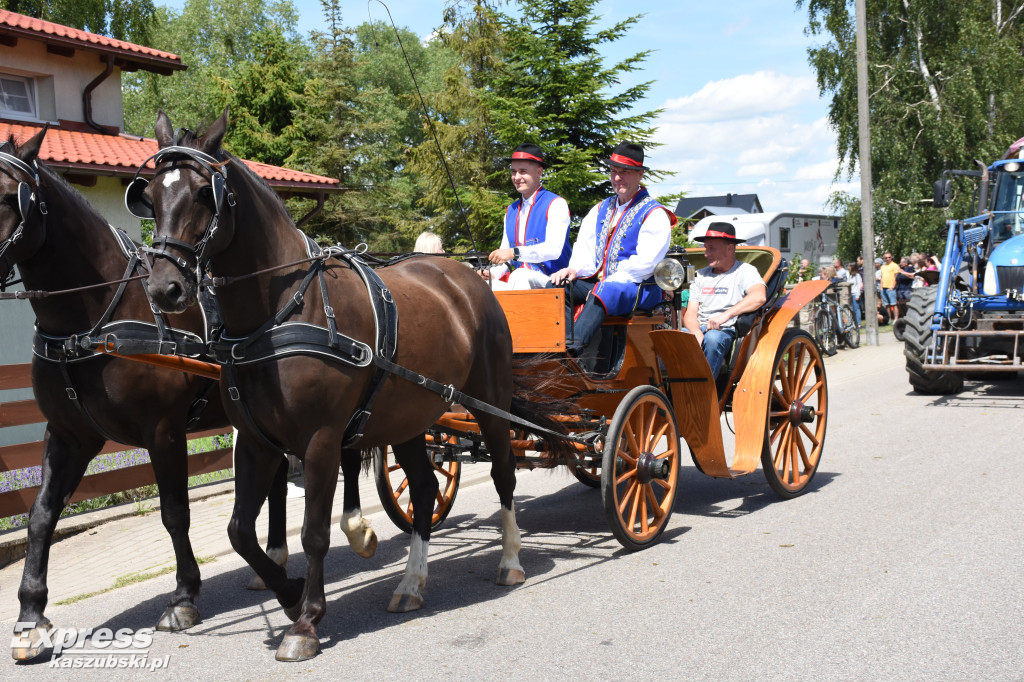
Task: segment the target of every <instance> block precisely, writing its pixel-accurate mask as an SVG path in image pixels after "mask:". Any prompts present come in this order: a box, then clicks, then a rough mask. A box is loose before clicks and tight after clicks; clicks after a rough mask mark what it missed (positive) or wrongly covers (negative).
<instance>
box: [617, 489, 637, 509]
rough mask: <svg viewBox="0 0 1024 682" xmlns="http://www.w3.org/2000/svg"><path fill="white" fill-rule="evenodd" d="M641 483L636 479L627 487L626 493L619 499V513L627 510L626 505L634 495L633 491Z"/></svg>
mask: <svg viewBox="0 0 1024 682" xmlns="http://www.w3.org/2000/svg"><path fill="white" fill-rule="evenodd" d="M637 485H639V484H638V483H637V482H636V481H632V482H631V483H630V484H629V487H628V488H627V489H626V493H625V494H624V495H623V496H622V499H621V500H620V501H619V514H620V515H622V514H624V513H625V512H626V506H627V505H628V504H629V501H630V499H631V498H632V497H633V491H634V490H635V489H636V487H637Z"/></svg>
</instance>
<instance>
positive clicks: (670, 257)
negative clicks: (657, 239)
mask: <svg viewBox="0 0 1024 682" xmlns="http://www.w3.org/2000/svg"><path fill="white" fill-rule="evenodd" d="M693 274H694V273H693V266H692V265H691V264H690V261H688V260H686V250H685V249H683V248H682V247H681V246H670V247H669V249H668V253H666V254H665V258H664V259H663V260H662V261H661V262H660V263H658V264H657V265H656V266H654V282H655V283H656V284H657V285H658V286H659V287H661V288H662V289H664V290H665V291H668V292H669V293H671V292H678V291H679V290H680V289H682V288H683V285H685V284H687V283H688V282H692V281H693Z"/></svg>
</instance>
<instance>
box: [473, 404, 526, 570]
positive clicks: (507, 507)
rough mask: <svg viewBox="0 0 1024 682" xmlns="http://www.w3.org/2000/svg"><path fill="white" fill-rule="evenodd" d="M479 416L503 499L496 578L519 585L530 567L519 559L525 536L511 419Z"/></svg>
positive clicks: (487, 415)
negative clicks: (517, 501)
mask: <svg viewBox="0 0 1024 682" xmlns="http://www.w3.org/2000/svg"><path fill="white" fill-rule="evenodd" d="M475 416H476V418H477V424H479V426H480V433H481V434H482V435H483V437H484V441H485V442H486V443H487V449H488V451H489V452H490V453H491V479H492V480H493V481H494V489H495V490H496V491H498V499H499V501H500V502H501V562H500V563H499V564H498V577H497V579H496V580H495V582H496V583H497V584H498V585H518V584H520V583H522V582H525V581H526V571H524V570H523V566H522V564H520V563H519V549H520V547H521V546H522V540H521V537H520V533H519V525H518V524H517V523H516V510H515V504H514V503H513V500H512V494H513V493H514V492H515V490H516V460H515V454H514V453H513V452H512V440H511V437H510V436H509V426H508V421H506V420H504V419H500V418H498V417H494V416H492V415H489V414H484V413H480V414H477V415H475Z"/></svg>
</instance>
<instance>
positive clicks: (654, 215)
mask: <svg viewBox="0 0 1024 682" xmlns="http://www.w3.org/2000/svg"><path fill="white" fill-rule="evenodd" d="M628 206H629V202H628V201H627V202H626V203H625V205H623V204H619V203H618V202H616V204H615V210H614V212H613V215H612V223H613V224H614V223H616V222H618V221H619V219H620V218H621V217H622V215H623V213H624V212H625V210H626V208H627V207H628ZM600 208H601V204H597V205H596V206H594V208H592V209H590V213H588V214H587V217H586V218H584V219H583V222H582V223H581V224H580V233H579V235H577V237H576V243H575V244H574V245H573V247H572V257H571V258H570V259H569V267H570V268H572V269H573V270H575V271H576V277H577V278H579V279H584V278H586V277H590V276H591V275H593V274H594V273H595V272H597V268H598V267H599V266H600V265H601V263H599V262H597V261H596V260H595V259H596V257H597V256H596V253H595V252H596V251H597V213H598V210H599V209H600ZM671 241H672V223H671V221H669V217H668V212H667V210H661V209H655V210H653V211H651V212H650V213H648V214H647V217H646V218H645V219H644V222H643V224H641V226H640V234H639V236H638V237H637V244H636V255H633V256H630V257H629V258H625V259H623V260H620V261H619V266H618V269H617V270H616V271H615V272H613V273H612V274H611V275H609V276H608V277H607V278H606V279H605V281H606V282H642V281H644V280H645V279H647V278H649V277H650V276H651V275H652V274H654V266H655V265H657V264H658V263H660V262H661V260H662V259H663V258H664V257H665V254H666V253H667V252H668V247H669V243H670V242H671Z"/></svg>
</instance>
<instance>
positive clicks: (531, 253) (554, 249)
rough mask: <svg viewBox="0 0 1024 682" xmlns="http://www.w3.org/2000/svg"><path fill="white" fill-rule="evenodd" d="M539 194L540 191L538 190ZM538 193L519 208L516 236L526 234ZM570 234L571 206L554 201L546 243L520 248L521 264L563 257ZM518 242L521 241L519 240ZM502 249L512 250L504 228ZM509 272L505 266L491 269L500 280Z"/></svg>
mask: <svg viewBox="0 0 1024 682" xmlns="http://www.w3.org/2000/svg"><path fill="white" fill-rule="evenodd" d="M538 192H539V190H538ZM538 192H534V193H533V194H531V195H530V198H529V199H523V203H522V205H521V206H520V207H519V217H518V222H517V223H516V235H517V236H519V235H523V234H526V221H527V218H529V215H530V210H532V209H533V202H534V200H535V199H536V198H537V194H538ZM568 233H569V204H568V202H566V200H565V199H563V198H562V197H556V198H555V199H552V201H551V203H550V204H549V205H548V224H547V227H546V228H545V230H544V241H542V242H539V243H537V244H530V245H529V246H520V247H519V261H520V262H521V263H543V262H544V261H549V260H555V259H556V258H558V257H559V256H561V255H562V247H563V246H565V238H566V235H567V234H568ZM517 241H519V240H518V239H517ZM500 248H502V249H509V248H512V245H511V244H509V243H508V230H506V229H504V227H502V230H501V247H500ZM506 272H508V267H506V266H505V264H504V263H503V264H501V265H496V266H494V267H492V268H491V276H492V277H495V278H498V277H501V276H502V275H504V274H505V273H506Z"/></svg>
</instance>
